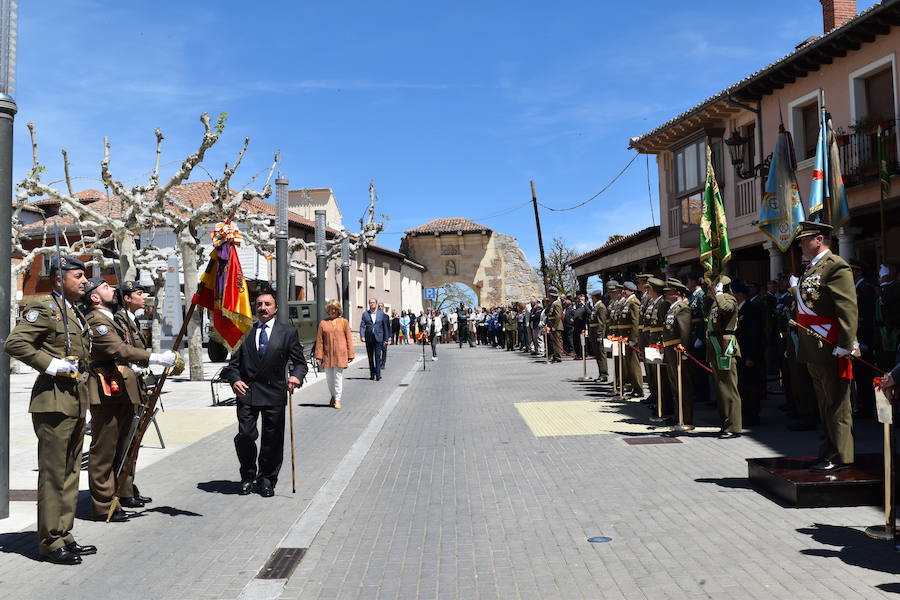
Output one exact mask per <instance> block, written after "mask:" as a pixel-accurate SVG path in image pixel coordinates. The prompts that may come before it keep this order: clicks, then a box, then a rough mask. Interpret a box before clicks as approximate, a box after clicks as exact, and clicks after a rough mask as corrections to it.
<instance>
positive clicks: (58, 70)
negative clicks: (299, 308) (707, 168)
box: [14, 0, 874, 263]
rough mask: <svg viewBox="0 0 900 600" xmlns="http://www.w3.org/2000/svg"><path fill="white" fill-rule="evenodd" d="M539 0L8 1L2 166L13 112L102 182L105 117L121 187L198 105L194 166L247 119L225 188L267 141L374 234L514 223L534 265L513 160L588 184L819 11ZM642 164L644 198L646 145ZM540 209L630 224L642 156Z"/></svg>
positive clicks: (582, 225) (288, 167)
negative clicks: (218, 127)
mask: <svg viewBox="0 0 900 600" xmlns="http://www.w3.org/2000/svg"><path fill="white" fill-rule="evenodd" d="M554 4H556V5H555V6H551V5H550V4H548V3H546V2H541V3H538V2H532V1H520V2H516V3H510V2H467V1H462V2H453V3H444V4H441V5H439V6H438V5H437V4H436V3H427V2H424V3H423V2H381V3H372V2H365V3H363V2H309V1H307V2H268V3H258V4H253V3H248V2H237V1H234V0H222V1H218V2H210V1H206V0H197V1H195V2H183V1H178V2H174V1H169V0H157V1H155V2H112V1H109V2H98V1H91V0H65V1H61V0H55V1H46V2H24V1H23V2H20V8H19V44H18V67H17V82H16V93H15V98H16V101H17V102H18V105H19V114H18V116H17V119H16V136H17V139H16V147H15V152H16V154H15V166H14V169H15V170H14V175H15V179H16V180H19V179H21V178H22V176H23V175H24V174H25V173H26V171H27V169H29V168H30V148H29V145H28V135H27V130H26V128H25V124H26V122H28V121H34V122H35V124H36V126H37V129H38V136H39V144H40V152H41V157H42V161H43V162H44V164H45V165H46V166H47V167H48V169H49V172H48V174H47V175H46V176H45V178H44V179H45V181H48V180H55V179H59V178H60V177H61V174H62V163H61V160H60V156H59V149H60V148H63V147H64V148H66V149H67V150H68V151H69V154H70V157H71V159H72V172H73V174H75V175H78V176H81V177H84V179H79V180H78V182H77V186H76V187H77V188H78V189H83V188H88V187H96V188H100V187H101V184H100V183H99V182H98V181H97V179H98V178H99V161H100V159H101V158H102V143H103V136H104V135H108V136H109V137H110V141H111V143H112V166H113V171H114V173H115V174H117V175H118V177H120V178H121V179H123V180H125V181H126V183H127V184H129V185H131V184H134V183H137V182H138V181H142V180H144V179H146V177H147V175H148V174H149V171H150V169H151V168H152V161H153V150H154V137H153V130H154V128H156V127H160V128H161V129H162V130H163V132H164V134H165V135H166V141H165V147H164V155H163V163H173V164H168V165H167V166H166V167H164V168H163V169H162V171H163V173H164V174H166V173H170V172H171V171H172V170H173V169H174V168H175V166H176V165H177V161H179V160H180V159H181V158H182V157H183V156H184V155H185V154H186V153H188V152H190V151H192V150H193V149H194V148H196V145H197V143H198V141H199V138H200V133H201V129H200V124H199V121H198V116H199V114H200V113H202V112H204V111H207V112H209V113H210V114H211V115H216V114H218V113H219V112H221V111H225V112H227V113H228V116H229V120H228V124H227V128H226V131H225V135H224V136H223V137H222V140H221V141H220V143H219V144H218V146H217V147H216V148H215V149H214V150H213V151H212V152H210V153H209V154H208V157H207V160H206V162H205V165H206V167H207V168H208V169H210V170H211V171H212V172H214V173H215V172H221V168H222V166H223V164H224V163H225V162H226V161H231V160H233V157H234V155H235V154H236V153H237V151H238V150H239V148H240V144H241V141H242V140H243V138H244V137H245V136H249V137H250V138H251V142H250V144H251V145H250V150H249V151H248V153H247V156H246V157H245V160H244V163H243V165H242V167H241V169H240V170H239V171H238V173H237V175H236V176H235V178H234V180H233V181H234V183H235V184H236V185H238V186H241V185H243V184H244V183H246V182H247V181H248V180H249V179H250V178H251V177H252V176H254V175H256V174H258V173H259V172H260V171H263V170H264V169H265V168H266V167H267V166H268V164H270V162H271V159H272V155H273V154H274V152H275V150H276V149H280V150H281V152H282V154H283V159H284V163H283V170H284V173H285V175H286V176H287V177H288V178H289V179H290V182H291V187H292V188H298V187H331V188H333V189H334V191H335V194H336V197H337V199H338V202H339V203H340V204H341V207H342V209H343V212H344V218H345V223H348V224H352V223H354V222H355V221H356V220H357V219H358V217H359V216H360V215H361V214H362V212H363V210H364V208H365V205H366V202H367V187H368V182H369V180H370V179H374V180H375V182H376V186H377V189H378V192H379V196H380V199H381V202H380V204H379V212H381V213H384V214H386V215H388V216H389V217H390V222H389V223H387V231H388V232H389V233H387V234H384V235H383V236H381V237H379V244H380V245H383V246H386V247H389V248H397V246H398V244H399V240H400V235H399V234H398V233H394V234H391V233H390V232H401V231H402V230H404V229H407V228H410V227H413V226H415V225H418V224H421V223H423V222H425V221H428V220H430V219H433V218H437V217H457V216H461V217H468V218H470V219H473V220H476V221H478V222H481V223H483V224H484V225H487V226H489V227H491V228H493V229H495V230H497V231H501V232H503V233H507V234H510V235H514V236H516V237H517V238H518V239H519V243H520V244H521V245H522V247H523V249H524V250H525V252H526V254H527V255H528V258H529V260H531V261H532V262H533V263H536V262H537V260H538V258H537V257H538V252H537V240H536V236H535V233H534V217H533V213H532V211H531V209H530V207H529V206H523V207H522V208H519V209H518V210H515V211H512V212H505V211H507V209H510V208H513V207H516V206H518V205H521V204H523V203H525V202H526V201H528V200H529V199H530V190H529V185H528V182H529V179H532V178H533V179H534V180H535V181H536V184H537V190H538V198H539V200H540V201H541V202H543V203H544V204H546V205H549V206H554V207H566V206H571V205H574V204H577V203H579V202H581V201H583V200H585V199H587V198H588V197H590V196H592V195H593V194H594V193H596V192H597V191H598V190H600V189H601V188H602V187H603V186H604V185H606V183H607V182H608V181H609V180H610V179H611V178H612V177H613V176H614V175H615V174H616V173H617V172H618V171H619V170H620V169H621V168H622V167H623V166H624V165H625V164H626V163H627V162H628V161H629V160H630V158H631V156H632V152H631V151H629V150H627V140H628V138H629V137H632V136H635V135H639V134H641V133H644V132H645V131H647V130H649V129H652V128H653V127H655V126H656V125H658V124H660V123H662V122H664V121H666V120H668V119H669V118H671V117H672V116H674V115H676V114H677V113H679V112H681V111H683V110H684V109H686V108H688V107H690V106H692V105H694V104H696V103H697V102H698V101H700V100H702V99H704V98H706V97H707V96H709V95H711V94H713V93H716V92H717V91H719V90H720V89H722V88H724V87H725V86H727V85H729V84H731V83H733V82H734V81H737V80H739V79H741V78H742V77H744V76H746V75H747V74H749V73H751V72H753V71H755V70H756V69H758V68H759V67H761V66H763V65H765V64H767V63H769V62H771V61H772V60H775V59H777V58H779V57H780V56H783V55H784V54H786V53H788V52H789V51H790V50H791V49H792V48H793V47H794V45H796V44H797V43H799V42H800V41H802V40H803V39H805V38H807V37H809V36H810V35H816V34H819V33H821V30H822V16H821V7H820V4H819V2H818V0H792V1H791V2H784V1H776V0H757V1H756V2H753V3H752V9H751V8H748V6H749V5H748V4H747V3H743V2H721V1H719V2H707V1H692V2H671V1H670V0H669V1H658V0H653V1H645V2H639V3H629V2H618V3H613V2H596V1H594V2H586V1H585V2H567V3H554ZM872 4H874V2H872V1H871V0H861V1H860V2H859V9H860V10H863V9H865V8H867V7H869V6H871V5H872ZM649 170H650V178H651V189H652V193H653V204H654V208H655V207H656V206H658V204H657V199H656V193H657V187H656V177H655V173H656V166H655V162H654V160H653V159H652V158H651V160H650V163H649ZM204 176H205V174H204V173H203V172H202V171H199V170H198V171H197V172H196V175H195V177H194V179H198V178H202V177H204ZM503 212H505V214H501V215H500V216H495V215H497V214H498V213H503ZM658 218H659V216H658V215H655V216H654V219H655V222H658ZM541 223H542V226H543V234H544V239H545V243H546V244H547V245H549V241H550V240H551V239H552V238H553V237H555V236H563V237H565V239H566V240H567V242H568V243H569V245H571V246H574V247H576V248H577V249H578V250H588V249H590V248H593V247H596V246H598V245H600V244H602V243H603V242H605V241H606V239H607V237H608V236H609V235H611V234H615V233H619V234H627V233H630V232H632V231H636V230H638V229H641V228H643V227H646V226H649V225H650V224H651V215H650V200H649V199H648V192H647V167H646V162H645V158H644V157H640V158H639V159H638V160H637V161H636V162H635V163H634V164H633V165H632V166H631V168H630V170H629V171H628V172H627V173H626V175H625V176H623V177H622V179H620V180H619V181H618V182H617V183H616V185H615V186H613V187H612V188H611V189H610V190H609V191H608V192H606V193H605V194H604V195H602V196H600V197H599V198H598V199H596V200H594V201H593V202H591V203H590V204H588V205H587V206H585V207H583V208H581V209H578V210H574V211H569V212H556V213H554V212H549V211H547V210H543V209H542V215H541Z"/></svg>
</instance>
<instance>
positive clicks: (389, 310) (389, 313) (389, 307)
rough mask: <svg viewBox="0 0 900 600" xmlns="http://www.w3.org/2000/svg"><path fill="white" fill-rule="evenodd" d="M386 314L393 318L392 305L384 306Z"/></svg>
mask: <svg viewBox="0 0 900 600" xmlns="http://www.w3.org/2000/svg"><path fill="white" fill-rule="evenodd" d="M384 314H386V315H387V316H389V317H390V316H391V305H390V304H385V305H384Z"/></svg>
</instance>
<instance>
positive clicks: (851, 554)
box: [797, 523, 900, 592]
mask: <svg viewBox="0 0 900 600" xmlns="http://www.w3.org/2000/svg"><path fill="white" fill-rule="evenodd" d="M797 531H798V532H800V533H804V534H806V535H809V536H811V537H812V539H814V540H815V541H817V542H819V543H820V544H825V545H828V546H837V547H840V548H839V549H837V550H828V549H824V548H810V549H808V550H801V551H800V553H801V554H805V555H807V556H821V557H823V558H839V559H841V560H842V561H843V562H844V563H845V564H848V565H853V566H855V567H862V568H863V569H870V570H872V571H881V572H882V573H890V574H892V575H900V562H898V561H897V554H896V553H895V552H894V549H893V547H892V546H891V543H890V542H884V541H880V540H875V539H872V538H870V537H869V536H867V535H866V534H865V532H864V531H861V530H859V529H855V528H853V527H840V526H837V525H826V524H824V523H815V524H814V525H813V526H812V527H803V528H801V529H798V530H797ZM882 585H885V586H891V587H892V589H891V590H885V591H892V592H897V591H900V584H882ZM878 587H879V588H880V589H883V588H882V587H881V586H878Z"/></svg>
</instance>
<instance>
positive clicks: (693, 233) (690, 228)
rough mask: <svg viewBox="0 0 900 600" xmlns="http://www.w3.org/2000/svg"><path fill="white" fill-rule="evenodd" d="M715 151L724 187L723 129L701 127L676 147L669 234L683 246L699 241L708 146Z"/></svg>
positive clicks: (718, 177)
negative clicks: (677, 238) (678, 238)
mask: <svg viewBox="0 0 900 600" xmlns="http://www.w3.org/2000/svg"><path fill="white" fill-rule="evenodd" d="M707 141H708V142H709V147H710V149H711V150H712V164H713V171H714V172H715V174H716V181H718V183H719V187H720V188H721V187H722V186H723V185H724V181H725V179H724V176H725V144H724V143H723V140H722V130H702V131H699V132H697V133H696V134H694V136H692V137H691V138H690V139H689V140H688V141H687V143H686V144H684V145H683V146H681V147H679V148H677V149H675V150H673V153H674V165H675V168H674V169H673V171H674V173H673V177H672V182H673V184H674V185H673V186H672V190H673V193H672V194H671V196H670V197H669V217H668V221H667V225H668V228H669V237H670V238H675V237H680V238H681V241H680V244H681V247H683V248H693V247H696V246H697V244H699V239H700V238H699V235H698V233H697V229H698V227H699V226H700V216H701V212H702V207H703V188H704V187H706V146H707Z"/></svg>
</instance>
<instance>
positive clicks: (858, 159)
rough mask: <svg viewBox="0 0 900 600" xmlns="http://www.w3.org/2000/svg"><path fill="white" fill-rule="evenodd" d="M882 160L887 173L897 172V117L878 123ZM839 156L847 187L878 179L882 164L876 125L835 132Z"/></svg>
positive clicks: (898, 167) (898, 169)
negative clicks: (882, 146) (849, 131)
mask: <svg viewBox="0 0 900 600" xmlns="http://www.w3.org/2000/svg"><path fill="white" fill-rule="evenodd" d="M881 131H882V137H881V139H882V143H883V144H884V149H885V162H886V167H887V170H888V172H889V173H891V174H897V173H900V165H898V162H897V120H896V119H892V120H890V121H885V122H884V123H882V124H881ZM837 143H838V151H839V152H840V156H841V174H842V175H843V177H844V185H846V186H847V187H851V186H855V185H862V184H864V183H868V182H869V181H873V180H876V179H878V171H879V169H880V167H881V165H880V164H879V163H880V161H879V160H878V128H877V127H875V128H872V129H867V130H865V131H856V132H854V133H850V134H845V135H838V136H837Z"/></svg>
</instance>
